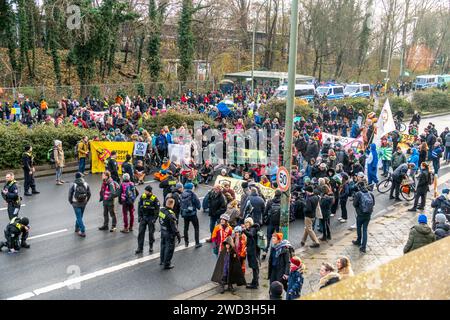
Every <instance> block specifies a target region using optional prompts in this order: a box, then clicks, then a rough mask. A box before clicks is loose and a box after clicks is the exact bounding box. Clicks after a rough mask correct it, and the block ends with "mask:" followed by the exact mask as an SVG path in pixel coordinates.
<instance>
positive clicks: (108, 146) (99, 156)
mask: <svg viewBox="0 0 450 320" xmlns="http://www.w3.org/2000/svg"><path fill="white" fill-rule="evenodd" d="M89 144H90V146H91V159H92V163H91V171H92V173H98V172H104V171H105V162H106V160H107V159H108V158H109V157H110V156H111V152H113V151H116V152H117V159H116V161H117V165H118V167H119V173H122V163H124V162H125V160H126V156H127V154H129V155H133V148H134V143H133V142H109V141H90V143H89Z"/></svg>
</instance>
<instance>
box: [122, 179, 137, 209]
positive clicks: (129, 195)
mask: <svg viewBox="0 0 450 320" xmlns="http://www.w3.org/2000/svg"><path fill="white" fill-rule="evenodd" d="M122 188H123V186H122ZM121 200H122V203H123V204H129V205H132V204H134V201H136V187H135V186H134V185H133V184H131V183H130V184H128V185H127V186H126V187H125V190H123V189H122V194H121Z"/></svg>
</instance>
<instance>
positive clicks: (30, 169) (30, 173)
mask: <svg viewBox="0 0 450 320" xmlns="http://www.w3.org/2000/svg"><path fill="white" fill-rule="evenodd" d="M24 151H25V152H24V153H23V155H22V164H23V176H24V178H25V185H24V195H26V196H31V195H33V194H38V193H40V192H39V191H37V190H36V184H35V182H34V173H35V169H34V157H33V154H32V151H33V148H32V147H31V146H26V147H25V150H24ZM30 188H31V191H32V193H30V192H29V191H30Z"/></svg>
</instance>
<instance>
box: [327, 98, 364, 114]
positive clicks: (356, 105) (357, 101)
mask: <svg viewBox="0 0 450 320" xmlns="http://www.w3.org/2000/svg"><path fill="white" fill-rule="evenodd" d="M344 104H345V105H346V106H347V107H349V106H353V110H356V111H358V110H362V111H363V113H364V114H368V113H370V112H372V111H373V101H372V100H371V99H367V98H345V99H339V100H330V101H327V106H328V107H330V108H333V107H335V106H336V107H338V109H339V108H341V107H342V106H343V105H344Z"/></svg>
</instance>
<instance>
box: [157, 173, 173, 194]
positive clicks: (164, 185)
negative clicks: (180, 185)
mask: <svg viewBox="0 0 450 320" xmlns="http://www.w3.org/2000/svg"><path fill="white" fill-rule="evenodd" d="M167 174H168V175H169V176H168V177H167V179H165V180H164V181H162V182H161V183H160V184H159V187H160V188H161V189H163V196H164V199H166V197H167V195H168V194H169V193H171V192H172V191H173V189H174V188H175V187H176V185H177V182H178V181H177V178H175V177H174V176H173V173H172V171H168V172H167Z"/></svg>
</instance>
